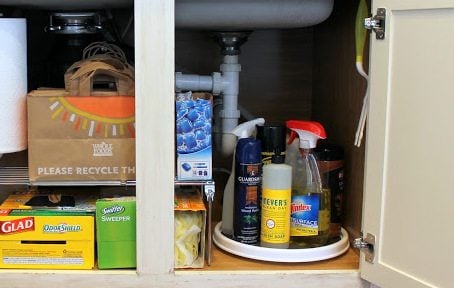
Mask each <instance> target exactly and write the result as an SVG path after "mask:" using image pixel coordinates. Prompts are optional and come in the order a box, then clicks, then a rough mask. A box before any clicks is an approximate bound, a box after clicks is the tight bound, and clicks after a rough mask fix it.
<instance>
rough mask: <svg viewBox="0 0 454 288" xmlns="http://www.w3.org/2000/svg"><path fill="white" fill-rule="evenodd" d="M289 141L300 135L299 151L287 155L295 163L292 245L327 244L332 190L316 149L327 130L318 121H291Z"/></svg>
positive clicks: (291, 221)
mask: <svg viewBox="0 0 454 288" xmlns="http://www.w3.org/2000/svg"><path fill="white" fill-rule="evenodd" d="M286 124H287V128H289V129H290V138H289V142H288V144H289V145H290V144H291V143H292V142H293V140H294V139H295V138H296V137H297V136H298V137H299V152H300V153H293V154H292V153H289V154H290V155H294V157H295V159H290V158H289V157H287V161H286V162H287V164H289V165H291V166H292V169H293V173H292V197H291V199H292V200H291V212H290V213H291V215H290V248H309V247H318V246H323V245H325V244H326V243H327V242H328V236H329V223H330V209H331V207H330V191H329V189H327V188H324V187H322V181H321V177H320V172H319V169H318V165H317V161H316V159H315V156H314V151H313V149H314V148H315V147H316V146H317V140H318V139H325V138H326V133H325V129H324V128H323V126H322V125H321V124H320V123H318V122H313V121H301V120H289V121H287V122H286Z"/></svg>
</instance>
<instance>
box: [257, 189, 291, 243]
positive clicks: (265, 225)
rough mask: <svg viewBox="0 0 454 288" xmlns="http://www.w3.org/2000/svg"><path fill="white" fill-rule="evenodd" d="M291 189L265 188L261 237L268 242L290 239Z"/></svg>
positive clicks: (263, 192) (283, 241) (280, 241)
mask: <svg viewBox="0 0 454 288" xmlns="http://www.w3.org/2000/svg"><path fill="white" fill-rule="evenodd" d="M290 195H291V190H290V189H287V190H273V189H265V188H264V189H263V191H262V211H261V213H262V217H261V218H262V225H261V227H262V229H261V232H260V238H261V240H262V241H264V242H268V243H275V244H279V243H286V242H288V241H289V239H290V221H289V219H290V204H291V203H290V201H291V200H290Z"/></svg>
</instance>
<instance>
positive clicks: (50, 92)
mask: <svg viewBox="0 0 454 288" xmlns="http://www.w3.org/2000/svg"><path fill="white" fill-rule="evenodd" d="M111 64H112V63H110V62H109V61H108V60H106V59H104V60H103V61H94V60H93V59H91V60H90V61H83V63H82V62H81V63H77V67H72V68H70V69H71V70H70V69H68V72H67V74H66V75H65V76H66V77H65V79H66V80H67V81H66V83H67V87H66V90H63V89H39V90H35V91H32V92H30V93H29V94H28V97H27V106H28V129H29V130H28V141H29V143H28V147H29V151H28V158H29V159H28V160H29V176H30V180H31V182H32V183H33V182H40V181H45V182H48V181H112V180H119V181H126V180H134V179H135V104H134V96H133V95H134V73H133V70H131V69H130V68H128V67H126V66H124V65H123V68H124V69H121V68H122V67H121V66H117V67H116V66H115V65H111ZM117 64H118V63H117ZM99 79H103V81H105V79H107V81H111V82H113V83H114V84H115V90H114V91H110V90H96V89H93V83H95V82H96V81H99Z"/></svg>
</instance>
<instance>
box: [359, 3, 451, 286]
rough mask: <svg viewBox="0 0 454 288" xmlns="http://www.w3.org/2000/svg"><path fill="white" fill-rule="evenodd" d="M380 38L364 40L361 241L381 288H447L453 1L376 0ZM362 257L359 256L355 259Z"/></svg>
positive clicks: (365, 268) (364, 268) (369, 271)
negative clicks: (366, 243)
mask: <svg viewBox="0 0 454 288" xmlns="http://www.w3.org/2000/svg"><path fill="white" fill-rule="evenodd" d="M373 6H374V7H373V9H372V11H373V13H374V14H375V11H376V9H377V8H378V7H385V8H386V9H387V19H386V38H385V40H376V39H375V35H374V34H372V37H371V53H370V55H371V62H370V63H371V72H370V76H371V78H370V79H371V90H370V92H371V94H370V97H371V98H370V114H369V120H368V128H367V130H368V132H367V146H366V147H367V148H366V173H365V194H364V201H365V202H364V210H363V211H364V215H363V232H365V233H371V234H374V235H375V236H376V245H375V254H376V255H375V264H369V263H367V262H365V261H364V257H361V268H360V269H361V276H362V277H364V278H365V279H367V280H369V281H371V282H373V283H375V284H377V285H379V286H382V287H452V283H453V281H452V279H451V277H452V273H451V272H452V264H451V260H452V258H453V256H454V248H453V246H452V243H451V242H452V241H451V239H452V238H453V237H454V231H453V230H452V229H450V228H449V223H450V221H451V219H453V217H454V209H452V203H453V200H454V194H452V193H451V187H453V186H454V177H453V174H452V163H454V153H453V147H454V134H453V133H452V123H454V113H453V111H454V110H453V107H454V97H453V85H452V83H453V82H452V79H453V78H454V68H453V67H454V56H453V53H452V51H453V50H454V37H453V32H452V27H453V26H454V1H443V0H440V1H425V0H418V1H395V0H394V1H393V0H376V1H374V5H373ZM362 256H363V255H362Z"/></svg>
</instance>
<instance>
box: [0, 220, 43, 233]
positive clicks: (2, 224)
mask: <svg viewBox="0 0 454 288" xmlns="http://www.w3.org/2000/svg"><path fill="white" fill-rule="evenodd" d="M34 230H35V218H34V217H26V218H21V219H16V220H11V221H0V234H11V233H20V232H26V231H34Z"/></svg>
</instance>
